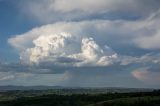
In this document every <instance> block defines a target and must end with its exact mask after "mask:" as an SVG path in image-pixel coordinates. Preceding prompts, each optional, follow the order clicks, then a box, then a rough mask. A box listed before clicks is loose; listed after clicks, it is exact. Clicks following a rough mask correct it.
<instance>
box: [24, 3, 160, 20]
mask: <svg viewBox="0 0 160 106" xmlns="http://www.w3.org/2000/svg"><path fill="white" fill-rule="evenodd" d="M23 4H24V1H23V2H22V3H21V5H22V10H23V13H26V14H28V15H30V16H33V17H34V18H35V19H36V20H37V19H39V20H40V21H41V22H43V23H50V22H57V21H76V20H88V19H93V18H95V19H113V18H114V17H117V18H115V19H126V17H127V16H131V17H128V19H132V18H133V19H134V17H135V18H136V17H137V18H138V17H140V18H144V17H147V16H148V15H149V14H151V13H152V12H155V11H157V10H158V9H159V4H160V2H159V1H158V0H152V1H151V0H141V1H139V0H119V1H117V0H99V1H94V0H90V1H85V0H78V1H74V0H68V1H65V0H45V1H44V0H36V1H32V0H28V1H25V6H24V5H23ZM39 10H41V11H39ZM24 11H25V12H24ZM119 13H121V14H119ZM100 14H102V16H103V17H96V16H100ZM112 15H113V16H112Z"/></svg>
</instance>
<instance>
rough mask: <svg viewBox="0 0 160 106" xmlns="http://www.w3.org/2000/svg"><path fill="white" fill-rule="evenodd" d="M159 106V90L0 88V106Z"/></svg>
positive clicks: (43, 87)
mask: <svg viewBox="0 0 160 106" xmlns="http://www.w3.org/2000/svg"><path fill="white" fill-rule="evenodd" d="M135 105H136V106H159V105H160V91H159V90H154V89H142V88H138V89H136V88H114V87H112V88H107V87H106V88H91V87H88V88H79V87H60V86H56V87H54V86H30V87H29V86H28V87H24V86H1V87H0V106H135Z"/></svg>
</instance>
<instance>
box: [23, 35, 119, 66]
mask: <svg viewBox="0 0 160 106" xmlns="http://www.w3.org/2000/svg"><path fill="white" fill-rule="evenodd" d="M33 43H34V47H32V48H27V49H26V50H23V51H22V53H21V60H22V61H23V62H25V63H31V64H32V63H35V64H39V63H42V62H50V63H53V64H58V65H62V66H63V65H65V66H66V65H67V66H72V65H73V66H84V65H85V66H87V65H88V66H90V65H93V66H96V65H98V66H103V65H105V66H107V65H110V64H112V63H113V59H116V58H117V54H116V53H114V52H113V51H112V50H111V49H109V47H107V49H106V45H105V47H102V48H101V47H100V46H99V45H98V44H97V43H96V42H95V41H94V39H93V38H83V37H82V38H81V37H79V36H74V35H71V34H70V33H60V34H53V35H45V36H44V35H43V36H39V37H38V38H37V39H35V40H33ZM103 48H104V49H103Z"/></svg>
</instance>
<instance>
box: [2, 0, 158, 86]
mask: <svg viewBox="0 0 160 106" xmlns="http://www.w3.org/2000/svg"><path fill="white" fill-rule="evenodd" d="M159 5H160V1H159V0H98V1H95V0H76V1H75V0H14V1H13V0H0V85H1V86H2V85H22V86H33V85H35V86H36V85H48V86H67V87H70V86H72V87H128V88H160V83H159V82H160V30H159V28H160V7H159Z"/></svg>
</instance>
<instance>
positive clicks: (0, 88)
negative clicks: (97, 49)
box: [0, 85, 154, 93]
mask: <svg viewBox="0 0 160 106" xmlns="http://www.w3.org/2000/svg"><path fill="white" fill-rule="evenodd" d="M51 89H65V90H66V91H67V90H72V91H73V92H87V91H88V92H97V93H103V92H104V93H107V92H112V93H115V92H118V93H125V92H150V91H153V90H154V89H147V88H120V87H102V88H100V87H99V88H97V87H63V86H41V85H39V86H13V85H8V86H0V91H9V90H51Z"/></svg>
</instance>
